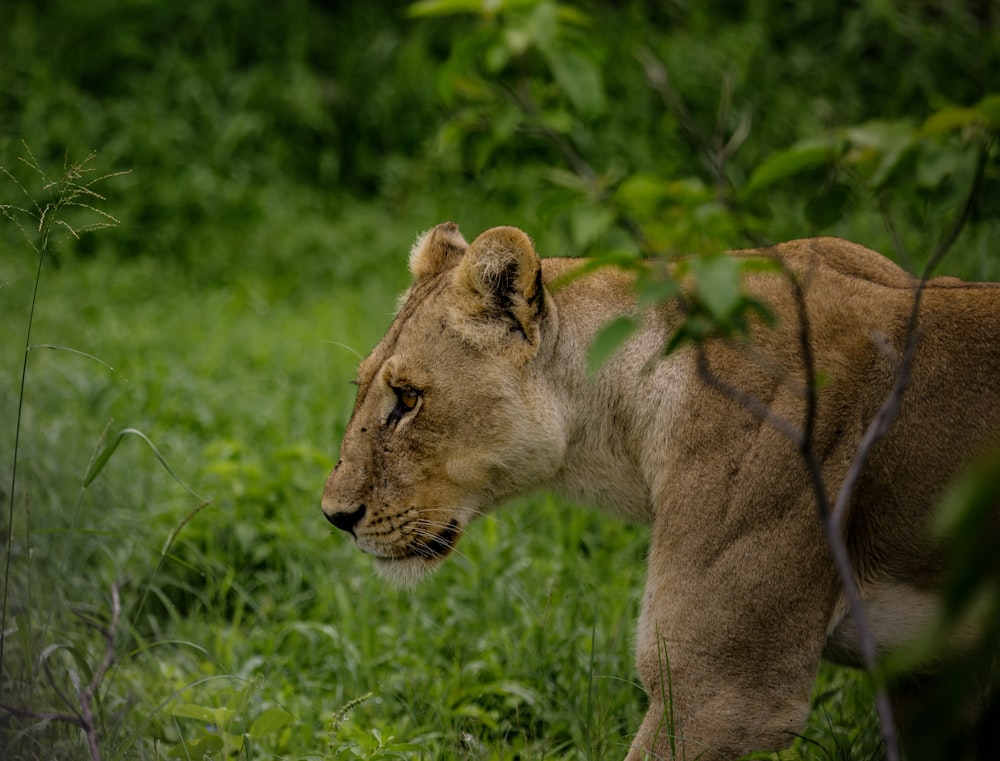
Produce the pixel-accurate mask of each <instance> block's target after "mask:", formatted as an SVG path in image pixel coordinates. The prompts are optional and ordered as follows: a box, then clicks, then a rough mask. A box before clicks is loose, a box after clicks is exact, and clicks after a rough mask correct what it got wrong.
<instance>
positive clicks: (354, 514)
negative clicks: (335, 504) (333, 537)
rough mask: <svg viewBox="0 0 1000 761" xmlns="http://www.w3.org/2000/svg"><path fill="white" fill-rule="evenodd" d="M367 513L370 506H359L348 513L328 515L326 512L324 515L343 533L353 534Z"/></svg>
mask: <svg viewBox="0 0 1000 761" xmlns="http://www.w3.org/2000/svg"><path fill="white" fill-rule="evenodd" d="M366 512H368V505H358V507H356V508H355V509H354V510H351V511H348V512H336V513H328V512H326V511H325V510H324V511H323V514H324V515H325V516H326V519H327V520H328V521H330V523H332V524H333V525H334V526H336V527H337V528H339V529H340V530H341V531H346V532H348V533H349V534H353V533H354V527H355V526H357V525H358V521H360V520H361V519H362V518H364V517H365V513H366Z"/></svg>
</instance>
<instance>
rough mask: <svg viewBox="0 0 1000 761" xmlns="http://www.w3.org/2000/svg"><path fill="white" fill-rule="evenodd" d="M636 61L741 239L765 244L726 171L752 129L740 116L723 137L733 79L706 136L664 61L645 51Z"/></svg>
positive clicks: (727, 82)
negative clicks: (739, 202) (748, 219)
mask: <svg viewBox="0 0 1000 761" xmlns="http://www.w3.org/2000/svg"><path fill="white" fill-rule="evenodd" d="M636 58H637V59H638V60H639V64H640V65H641V66H642V69H643V72H644V73H645V75H646V81H647V82H649V86H650V87H651V88H652V89H653V91H654V92H656V93H657V95H659V96H660V99H661V100H662V101H663V105H664V106H666V108H667V110H668V111H670V113H671V114H673V115H674V118H676V119H677V123H678V124H679V125H680V127H681V132H682V134H683V135H684V136H685V137H686V139H687V141H688V144H689V145H690V146H691V148H692V150H694V151H695V153H698V154H700V155H701V156H702V158H703V159H704V161H705V163H706V164H707V166H708V171H709V173H710V174H711V175H712V184H713V187H714V190H715V200H716V201H717V202H718V203H720V204H721V205H722V206H723V207H725V208H726V210H727V211H729V213H730V214H731V215H732V217H733V220H734V221H735V223H736V225H737V227H738V229H739V231H740V234H741V235H743V237H745V238H746V239H747V240H748V241H750V242H751V243H752V244H753V245H755V246H762V245H765V243H766V241H764V240H763V239H762V238H761V236H760V235H758V234H757V233H755V232H754V231H753V230H751V229H750V228H749V227H748V226H747V225H746V223H745V222H744V219H743V214H742V211H741V209H740V208H739V207H738V205H737V204H736V202H735V201H734V200H733V192H732V191H733V187H732V183H731V182H730V180H729V173H728V172H727V170H726V168H727V166H728V164H729V160H730V159H731V158H732V157H733V156H734V155H735V154H736V152H737V151H738V150H739V149H740V147H741V146H742V145H743V143H744V142H745V141H746V139H747V137H748V136H749V135H750V125H751V119H750V115H749V113H744V114H742V115H741V117H740V121H739V124H738V126H737V127H736V129H734V130H733V131H732V133H731V134H730V135H729V136H728V137H727V136H726V133H727V131H728V129H729V117H730V114H731V113H732V95H733V77H732V76H728V77H726V78H725V79H724V80H723V82H722V88H721V91H720V93H719V108H718V111H717V113H716V123H715V131H714V132H713V133H711V134H709V132H708V131H707V130H705V129H703V128H702V126H701V124H699V122H698V120H697V119H696V118H695V117H694V116H693V115H692V114H691V112H690V111H689V110H688V107H687V105H686V104H685V103H684V100H683V98H681V96H680V94H679V93H678V92H677V90H676V89H675V88H674V86H673V83H672V82H671V81H670V74H669V72H668V71H667V67H666V65H665V64H664V63H663V61H661V60H660V59H659V58H657V56H656V55H655V54H654V53H653V52H652V51H651V50H650V49H649V48H645V47H644V48H641V49H640V50H639V51H638V52H637V53H636Z"/></svg>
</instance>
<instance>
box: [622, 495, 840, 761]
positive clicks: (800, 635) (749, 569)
mask: <svg viewBox="0 0 1000 761" xmlns="http://www.w3.org/2000/svg"><path fill="white" fill-rule="evenodd" d="M807 517H808V520H793V519H789V515H788V514H786V515H785V516H783V518H784V519H783V520H780V521H778V522H777V525H769V526H767V525H756V526H753V527H752V528H751V529H750V530H749V531H748V532H747V533H745V534H736V535H732V536H728V537H725V539H724V540H722V541H719V542H718V543H717V544H716V545H715V546H714V547H712V548H711V549H712V551H711V552H709V551H707V550H708V548H707V546H706V542H704V541H700V540H699V541H698V543H697V546H690V545H688V544H687V543H686V542H685V541H684V540H683V539H678V538H677V537H676V536H675V537H673V538H668V537H664V536H661V535H660V534H661V532H664V531H666V530H667V529H666V528H663V527H660V526H654V532H653V543H652V549H651V552H650V566H649V578H648V580H647V586H646V593H645V598H644V601H643V612H642V617H641V619H640V623H639V636H638V643H637V644H638V648H637V665H638V669H639V675H640V677H641V678H642V681H643V684H644V686H645V688H646V691H647V693H648V694H649V697H650V707H649V711H648V713H647V714H646V718H645V721H644V722H643V724H642V727H641V728H640V730H639V732H638V734H637V735H636V737H635V740H634V742H633V744H632V748H631V750H630V752H629V755H628V761H642V760H643V759H689V760H692V759H695V758H698V759H700V760H701V761H729V760H731V759H736V758H739V757H740V756H742V755H744V754H746V753H749V752H751V751H755V750H778V749H781V748H784V747H786V746H787V745H789V744H790V743H791V741H792V740H793V739H794V734H795V733H797V732H799V731H800V730H801V729H802V726H803V725H804V723H805V721H806V718H807V716H808V712H809V694H810V690H811V688H812V684H813V680H814V679H815V675H816V670H817V668H818V666H819V661H820V656H821V653H822V649H823V645H824V641H825V638H826V626H827V622H828V620H829V615H830V611H831V609H832V606H833V602H834V599H835V596H836V591H837V583H836V577H835V573H834V571H833V569H832V567H831V565H830V563H829V560H828V556H827V553H826V550H825V546H824V545H823V544H822V541H821V539H820V538H819V537H818V536H817V531H818V527H817V526H816V524H815V523H814V521H815V517H814V516H813V515H812V514H807ZM768 558H769V559H770V560H768ZM778 558H780V561H777V560H776V559H778Z"/></svg>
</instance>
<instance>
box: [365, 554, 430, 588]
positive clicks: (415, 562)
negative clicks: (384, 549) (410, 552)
mask: <svg viewBox="0 0 1000 761" xmlns="http://www.w3.org/2000/svg"><path fill="white" fill-rule="evenodd" d="M442 560H444V558H440V557H435V558H421V557H409V558H375V570H376V571H377V572H378V575H379V578H381V579H383V580H385V581H387V582H389V583H390V584H393V585H395V586H397V587H412V586H414V585H415V584H416V583H417V582H419V581H421V580H422V579H424V578H426V577H427V576H429V575H430V574H432V573H433V572H434V570H435V569H436V568H437V567H438V566H439V565H441V561H442Z"/></svg>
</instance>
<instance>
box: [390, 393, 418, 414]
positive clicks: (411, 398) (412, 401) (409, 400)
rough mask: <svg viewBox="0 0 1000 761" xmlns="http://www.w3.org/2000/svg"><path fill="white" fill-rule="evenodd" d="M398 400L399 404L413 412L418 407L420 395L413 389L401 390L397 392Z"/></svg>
mask: <svg viewBox="0 0 1000 761" xmlns="http://www.w3.org/2000/svg"><path fill="white" fill-rule="evenodd" d="M396 398H397V399H399V403H400V404H401V405H403V407H405V408H406V409H408V410H412V409H413V408H414V407H416V406H417V399H419V398H420V395H419V394H418V393H417V392H416V390H415V389H412V388H401V389H397V390H396Z"/></svg>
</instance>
